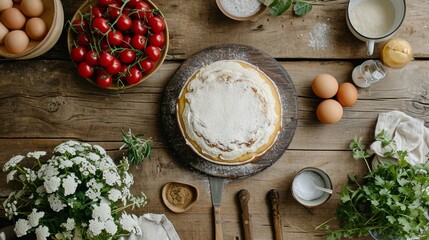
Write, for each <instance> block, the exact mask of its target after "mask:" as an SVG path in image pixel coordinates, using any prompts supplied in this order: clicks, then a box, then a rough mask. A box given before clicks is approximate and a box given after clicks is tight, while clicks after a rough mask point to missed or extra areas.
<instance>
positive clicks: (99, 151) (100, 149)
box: [92, 145, 106, 156]
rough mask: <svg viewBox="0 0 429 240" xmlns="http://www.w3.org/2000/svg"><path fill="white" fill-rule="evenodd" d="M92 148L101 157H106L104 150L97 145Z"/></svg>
mask: <svg viewBox="0 0 429 240" xmlns="http://www.w3.org/2000/svg"><path fill="white" fill-rule="evenodd" d="M92 147H93V148H94V149H95V150H97V151H98V153H99V154H100V155H103V156H104V155H106V150H104V148H102V147H101V146H99V145H93V146H92Z"/></svg>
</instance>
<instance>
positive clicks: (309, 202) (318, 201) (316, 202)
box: [292, 167, 332, 208]
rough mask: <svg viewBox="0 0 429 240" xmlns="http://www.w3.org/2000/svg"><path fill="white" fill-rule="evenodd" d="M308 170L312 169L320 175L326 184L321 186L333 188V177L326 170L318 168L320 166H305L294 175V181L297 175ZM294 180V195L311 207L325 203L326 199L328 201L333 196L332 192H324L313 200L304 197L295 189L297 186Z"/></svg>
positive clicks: (301, 202)
mask: <svg viewBox="0 0 429 240" xmlns="http://www.w3.org/2000/svg"><path fill="white" fill-rule="evenodd" d="M306 171H311V172H313V173H316V174H317V175H319V176H320V177H321V178H322V180H323V183H324V185H323V186H320V187H324V188H327V189H331V190H332V182H331V178H330V177H329V176H328V174H327V173H326V172H324V171H323V170H321V169H318V168H314V167H307V168H304V169H302V170H301V171H299V172H298V173H297V174H296V175H295V177H294V182H295V180H296V177H297V176H299V175H300V174H301V173H303V172H306ZM294 182H292V196H293V197H294V198H295V199H296V201H298V202H299V203H300V204H302V205H303V206H305V207H310V208H311V207H316V206H320V205H322V204H324V203H325V202H326V201H328V199H329V198H330V197H331V194H329V193H327V192H323V193H322V195H321V196H320V197H318V198H316V199H313V200H306V199H303V198H301V197H300V196H299V194H297V189H294V188H295V187H296V186H295V184H294Z"/></svg>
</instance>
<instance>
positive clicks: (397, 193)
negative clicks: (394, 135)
mask: <svg viewBox="0 0 429 240" xmlns="http://www.w3.org/2000/svg"><path fill="white" fill-rule="evenodd" d="M376 140H378V141H381V143H382V146H383V147H384V148H385V149H386V152H385V154H384V156H385V157H388V156H395V157H396V158H398V163H397V164H393V163H383V164H380V165H379V166H378V167H376V168H375V169H373V170H371V169H370V168H369V164H368V158H369V157H370V156H371V155H372V153H371V152H370V151H369V150H366V149H365V146H364V145H363V144H362V139H361V138H355V139H354V140H353V141H352V143H351V144H350V149H351V150H352V154H353V157H354V158H355V159H364V161H365V162H366V164H367V166H368V168H369V169H370V172H369V173H368V174H367V175H366V176H365V177H364V179H363V180H364V182H363V183H359V181H358V180H357V179H356V177H355V176H349V182H350V183H349V184H346V185H345V186H344V188H343V191H342V192H341V193H340V195H341V200H340V203H339V207H338V208H337V210H336V214H335V215H336V219H337V220H339V222H340V225H341V229H338V230H334V231H331V232H330V233H329V235H328V240H336V239H342V238H351V237H355V236H366V235H368V234H369V232H372V233H376V234H378V235H380V236H383V237H387V238H388V239H395V238H399V239H428V238H429V213H428V210H429V193H428V189H429V167H428V166H426V165H425V164H421V165H410V164H409V163H408V162H407V161H406V160H405V159H406V157H407V155H408V153H407V151H406V150H397V146H396V143H395V141H394V140H392V139H390V138H389V137H387V135H386V132H385V131H382V132H380V133H379V134H377V136H376ZM325 226H326V227H327V228H328V229H329V226H328V225H325Z"/></svg>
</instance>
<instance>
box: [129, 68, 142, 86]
mask: <svg viewBox="0 0 429 240" xmlns="http://www.w3.org/2000/svg"><path fill="white" fill-rule="evenodd" d="M142 77H143V74H142V72H140V70H138V69H137V68H136V67H132V68H131V69H130V71H129V72H128V73H127V74H126V80H127V82H128V83H129V84H136V83H138V82H140V80H141V79H142Z"/></svg>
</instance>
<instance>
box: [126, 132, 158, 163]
mask: <svg viewBox="0 0 429 240" xmlns="http://www.w3.org/2000/svg"><path fill="white" fill-rule="evenodd" d="M143 136H144V134H133V133H132V132H131V130H128V132H125V131H123V130H122V141H123V142H124V144H123V145H122V146H121V147H120V148H119V150H121V149H123V148H125V147H126V148H127V150H128V161H129V162H130V163H133V164H134V165H140V164H141V163H142V162H143V160H144V159H146V158H148V159H149V160H150V159H151V157H152V146H151V140H150V139H144V138H142V137H143Z"/></svg>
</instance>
